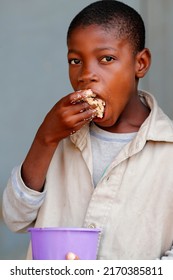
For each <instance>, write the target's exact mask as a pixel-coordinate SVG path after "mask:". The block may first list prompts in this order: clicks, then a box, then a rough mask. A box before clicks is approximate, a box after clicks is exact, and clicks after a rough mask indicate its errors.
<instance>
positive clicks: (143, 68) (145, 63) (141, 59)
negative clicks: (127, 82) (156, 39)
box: [135, 48, 151, 78]
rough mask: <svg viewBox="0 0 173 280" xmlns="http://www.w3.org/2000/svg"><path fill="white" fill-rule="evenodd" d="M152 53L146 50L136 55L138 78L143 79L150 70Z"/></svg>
mask: <svg viewBox="0 0 173 280" xmlns="http://www.w3.org/2000/svg"><path fill="white" fill-rule="evenodd" d="M150 64H151V53H150V51H149V49H147V48H145V49H143V50H142V51H141V52H139V53H137V55H136V69H135V70H136V72H135V73H136V78H143V77H144V76H145V74H146V73H147V71H148V70H149V68H150Z"/></svg>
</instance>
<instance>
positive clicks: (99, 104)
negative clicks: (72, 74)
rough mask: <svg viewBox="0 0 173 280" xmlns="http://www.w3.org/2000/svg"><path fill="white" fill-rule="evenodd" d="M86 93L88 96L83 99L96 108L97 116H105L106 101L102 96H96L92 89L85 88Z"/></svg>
mask: <svg viewBox="0 0 173 280" xmlns="http://www.w3.org/2000/svg"><path fill="white" fill-rule="evenodd" d="M85 95H86V97H85V98H83V100H84V101H86V102H88V104H89V105H91V106H92V108H94V109H96V117H98V118H103V114H104V110H105V102H104V101H103V100H102V99H100V98H96V94H95V93H94V92H92V90H91V89H87V90H85Z"/></svg>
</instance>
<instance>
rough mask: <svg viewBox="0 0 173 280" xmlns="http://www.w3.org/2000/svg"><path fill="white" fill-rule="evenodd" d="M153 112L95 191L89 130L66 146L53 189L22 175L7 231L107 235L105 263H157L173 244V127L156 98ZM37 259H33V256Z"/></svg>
mask: <svg viewBox="0 0 173 280" xmlns="http://www.w3.org/2000/svg"><path fill="white" fill-rule="evenodd" d="M141 94H142V95H144V97H145V100H146V103H147V104H148V106H149V107H150V108H151V113H150V115H149V117H148V118H147V119H146V120H145V122H144V123H143V125H142V126H141V128H140V130H139V131H138V133H137V135H136V136H135V138H134V139H133V140H132V142H130V143H129V144H128V145H126V146H125V148H124V149H123V150H122V151H121V152H120V154H119V155H118V156H117V157H116V158H115V160H114V161H113V162H112V164H111V165H110V166H109V168H108V169H107V171H106V173H105V174H104V176H103V177H102V179H101V180H100V182H99V183H98V185H97V187H96V188H95V189H94V187H93V183H92V153H91V145H90V134H89V127H87V126H85V127H83V128H82V129H81V130H80V131H78V132H77V133H75V134H74V135H72V136H71V137H70V138H66V139H64V140H63V141H62V142H61V143H60V144H59V146H58V148H57V150H56V152H55V154H54V157H53V159H52V162H51V164H50V167H49V170H48V174H47V178H46V185H45V191H44V192H43V193H42V194H40V193H37V192H35V191H32V190H30V189H28V188H27V187H26V186H25V185H24V184H23V182H22V180H21V177H20V171H19V169H17V171H15V172H14V174H13V175H12V177H11V178H10V180H9V183H8V186H7V188H6V190H5V191H4V196H3V205H4V206H3V208H4V209H3V213H4V219H5V221H6V223H7V225H8V226H9V227H10V228H11V229H12V230H13V231H20V230H22V229H25V228H26V227H28V226H31V223H32V222H33V221H34V220H35V219H36V222H35V226H36V227H47V226H49V227H51V226H53V227H56V226H57V227H97V228H101V229H102V233H101V238H100V244H99V251H98V259H103V260H106V259H156V258H160V256H162V255H163V254H164V253H165V252H166V251H167V250H169V249H170V248H171V245H172V242H173V172H172V163H173V123H172V121H171V120H170V119H169V118H168V117H167V116H166V115H165V114H164V113H163V112H162V111H161V109H160V108H159V107H158V105H157V103H156V101H155V99H154V97H153V96H151V95H150V94H148V93H144V92H143V93H141ZM29 258H30V253H29Z"/></svg>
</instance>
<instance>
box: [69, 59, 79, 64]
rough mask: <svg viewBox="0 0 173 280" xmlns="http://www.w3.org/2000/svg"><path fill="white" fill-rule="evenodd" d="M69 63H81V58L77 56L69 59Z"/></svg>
mask: <svg viewBox="0 0 173 280" xmlns="http://www.w3.org/2000/svg"><path fill="white" fill-rule="evenodd" d="M68 62H69V64H81V60H80V59H77V58H73V59H69V61H68Z"/></svg>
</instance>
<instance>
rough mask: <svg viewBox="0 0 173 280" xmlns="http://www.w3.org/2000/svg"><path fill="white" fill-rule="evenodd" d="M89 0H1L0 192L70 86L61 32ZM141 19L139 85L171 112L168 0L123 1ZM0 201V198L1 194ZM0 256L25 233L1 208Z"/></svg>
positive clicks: (171, 12) (17, 246)
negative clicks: (145, 51) (147, 54)
mask: <svg viewBox="0 0 173 280" xmlns="http://www.w3.org/2000/svg"><path fill="white" fill-rule="evenodd" d="M92 2H93V1H88V0H72V1H71V0H29V1H27V0H0V94H1V95H0V96H1V101H0V149H1V150H0V197H1V199H2V193H3V190H4V188H5V186H6V183H7V180H8V178H9V176H10V173H11V170H12V168H13V167H14V166H16V165H19V164H20V163H21V162H22V160H23V159H24V157H25V155H26V153H27V151H28V149H29V147H30V145H31V142H32V140H33V137H34V135H35V132H36V130H37V128H38V126H39V125H40V123H41V122H42V120H43V118H44V116H45V114H46V113H47V112H48V111H49V110H50V109H51V107H52V106H53V105H54V103H56V102H57V101H58V100H59V99H60V98H61V97H62V96H63V95H66V94H67V93H69V92H71V91H72V89H71V86H70V83H69V81H68V64H67V58H66V52H67V49H66V32H67V28H68V25H69V23H70V21H71V19H72V18H73V17H74V16H75V15H76V13H77V12H79V11H80V10H81V9H82V8H83V7H85V6H86V5H87V4H89V3H92ZM122 2H125V3H127V4H129V5H130V6H132V7H134V8H135V9H137V10H138V11H139V12H140V13H141V15H142V17H143V19H144V21H145V25H146V32H147V33H146V37H147V38H146V39H147V40H146V46H147V47H149V48H150V50H151V52H152V57H153V58H152V66H151V69H150V71H149V73H148V74H147V76H146V77H145V78H144V79H143V80H142V81H141V82H140V88H141V89H145V90H148V91H150V92H152V93H153V94H154V96H155V97H156V98H157V100H158V103H159V105H160V106H161V107H162V108H163V110H164V111H165V112H166V113H167V114H168V115H169V116H170V118H173V107H172V105H173V95H172V78H173V32H172V26H173V1H172V0H164V1H163V0H145V1H144V0H133V1H132V0H129V1H122ZM0 203H1V200H0ZM0 218H1V219H0V221H1V222H0V259H23V258H25V254H26V250H27V246H28V242H29V235H28V234H16V233H12V232H10V231H9V230H8V229H7V228H6V226H5V225H4V223H3V221H2V216H1V211H0Z"/></svg>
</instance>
